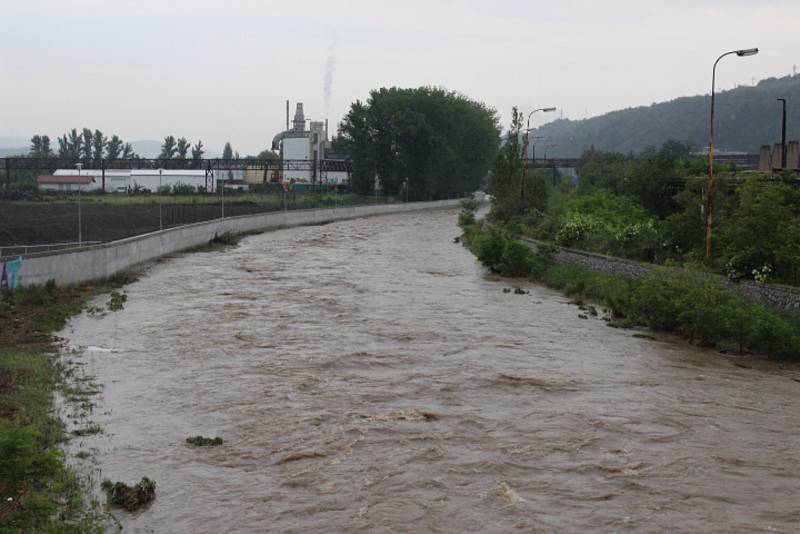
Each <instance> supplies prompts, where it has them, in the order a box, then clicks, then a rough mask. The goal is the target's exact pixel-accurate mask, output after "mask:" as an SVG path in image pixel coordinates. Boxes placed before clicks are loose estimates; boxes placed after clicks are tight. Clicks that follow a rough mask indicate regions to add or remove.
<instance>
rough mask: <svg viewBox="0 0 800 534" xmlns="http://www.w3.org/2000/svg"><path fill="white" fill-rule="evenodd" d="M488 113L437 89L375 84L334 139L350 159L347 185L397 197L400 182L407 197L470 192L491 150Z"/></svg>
mask: <svg viewBox="0 0 800 534" xmlns="http://www.w3.org/2000/svg"><path fill="white" fill-rule="evenodd" d="M498 135H499V130H498V126H497V117H496V114H495V112H494V110H492V109H490V108H488V107H487V106H485V105H484V104H482V103H479V102H475V101H473V100H470V99H468V98H467V97H465V96H463V95H460V94H458V93H454V92H449V91H445V90H443V89H437V88H431V87H421V88H419V89H400V88H396V87H393V88H391V89H386V88H382V89H379V90H374V91H372V92H370V96H369V99H368V100H367V102H366V103H363V102H361V101H356V102H355V103H353V104H352V105H351V107H350V111H349V112H348V113H347V115H346V116H345V118H344V120H343V121H342V123H341V124H340V126H339V136H338V138H337V141H336V143H335V148H336V149H337V150H341V151H346V152H347V153H348V154H349V155H350V157H351V159H352V161H353V177H352V187H353V189H354V191H355V192H356V193H358V194H370V193H372V192H373V187H374V179H375V176H376V175H378V176H379V177H380V186H381V188H382V189H383V191H384V194H388V195H398V194H399V193H400V192H401V191H402V189H403V184H404V183H405V180H406V179H408V184H409V192H408V194H409V198H410V199H411V200H421V199H430V198H442V197H450V198H452V196H454V195H457V194H461V193H464V192H468V191H474V190H476V189H477V188H478V186H479V185H480V181H481V179H482V178H483V177H484V176H485V175H486V171H487V170H488V168H489V165H490V164H491V162H492V160H493V159H494V155H495V153H496V151H497V144H498Z"/></svg>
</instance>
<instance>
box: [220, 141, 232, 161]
mask: <svg viewBox="0 0 800 534" xmlns="http://www.w3.org/2000/svg"><path fill="white" fill-rule="evenodd" d="M222 159H233V147H231V144H230V143H225V148H223V149H222Z"/></svg>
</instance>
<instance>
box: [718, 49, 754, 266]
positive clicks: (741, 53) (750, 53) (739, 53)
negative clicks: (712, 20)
mask: <svg viewBox="0 0 800 534" xmlns="http://www.w3.org/2000/svg"><path fill="white" fill-rule="evenodd" d="M731 54H736V55H737V56H739V57H747V56H754V55H756V54H758V48H745V49H743V50H732V51H730V52H725V53H724V54H722V55H721V56H719V57H718V58H717V60H716V61H715V62H714V68H713V69H711V121H710V122H711V127H710V129H709V136H708V137H709V141H708V183H707V187H706V191H707V192H706V261H711V234H712V227H713V223H714V88H715V87H714V86H715V84H716V79H717V63H719V60H720V59H722V58H724V57H725V56H730V55H731Z"/></svg>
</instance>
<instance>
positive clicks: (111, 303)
mask: <svg viewBox="0 0 800 534" xmlns="http://www.w3.org/2000/svg"><path fill="white" fill-rule="evenodd" d="M126 300H128V295H126V294H125V293H120V292H119V291H112V292H111V295H110V298H109V299H108V303H107V304H106V308H108V311H119V310H121V309H122V308H124V304H125V301H126Z"/></svg>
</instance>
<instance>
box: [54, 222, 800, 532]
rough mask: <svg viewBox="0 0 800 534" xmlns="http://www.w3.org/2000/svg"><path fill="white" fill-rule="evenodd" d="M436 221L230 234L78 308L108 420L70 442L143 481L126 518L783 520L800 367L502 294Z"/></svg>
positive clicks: (271, 523) (327, 524)
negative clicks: (98, 307)
mask: <svg viewBox="0 0 800 534" xmlns="http://www.w3.org/2000/svg"><path fill="white" fill-rule="evenodd" d="M455 220H456V213H455V212H453V211H442V212H429V213H415V214H411V215H398V216H386V217H380V218H372V219H364V220H356V221H349V222H341V223H336V224H331V225H327V226H321V227H304V228H294V229H289V230H283V231H278V232H272V233H266V234H262V235H258V236H252V237H248V238H247V239H245V240H244V241H243V242H242V243H241V245H240V246H239V247H238V248H235V249H231V250H228V251H224V252H209V253H195V254H189V255H185V256H181V257H178V258H174V259H170V260H168V261H165V262H162V263H160V264H159V265H157V266H155V267H153V268H152V269H151V270H149V271H148V273H147V274H146V276H144V277H143V278H142V279H141V280H140V281H138V282H136V283H134V284H132V285H130V286H128V287H127V288H126V292H127V293H128V301H127V303H126V305H125V309H124V310H122V311H119V312H116V313H109V314H107V315H105V316H103V317H99V318H98V317H89V316H87V315H83V316H81V317H78V318H76V319H75V320H73V321H72V322H71V323H70V325H69V326H68V328H67V329H66V330H65V331H64V332H63V336H64V337H65V338H66V340H67V343H68V345H69V346H71V347H72V348H73V350H76V354H75V355H73V356H71V357H73V358H75V359H77V360H78V361H79V362H81V363H85V364H86V365H85V368H86V369H87V371H89V372H90V373H92V374H94V375H96V377H97V381H98V382H100V383H101V384H104V389H103V392H102V393H101V394H100V395H99V397H98V398H97V405H96V407H95V409H94V420H96V421H97V422H98V423H100V424H101V425H102V426H103V428H104V432H103V433H101V434H98V435H94V436H87V437H83V438H75V440H73V443H72V445H71V450H72V452H75V451H76V450H96V454H95V457H94V460H93V461H94V464H93V465H95V467H94V469H96V470H97V471H98V472H97V473H96V476H97V477H98V478H99V477H102V478H110V479H112V480H125V481H128V482H135V481H138V480H139V479H140V478H141V477H142V476H149V477H151V478H153V479H155V480H156V482H157V484H158V489H157V498H156V501H155V502H154V503H153V505H152V506H150V507H149V508H148V509H146V510H144V511H141V512H139V513H136V514H126V513H117V514H116V515H117V516H118V518H119V519H120V520H121V522H122V523H123V525H124V526H125V528H126V532H159V533H162V532H164V533H168V532H170V533H171V532H198V533H199V532H208V533H219V532H267V531H270V532H272V531H276V532H330V531H348V532H409V531H414V532H510V531H519V532H531V531H558V532H586V531H606V532H610V531H614V532H617V531H646V532H659V531H668V530H669V531H683V532H689V531H709V532H710V531H716V532H721V531H725V532H752V531H783V532H793V531H797V530H798V525H800V383H798V381H797V380H800V378H799V377H800V373H798V371H797V369H796V368H784V367H783V366H779V365H777V364H772V363H763V362H762V363H759V362H757V361H750V360H742V359H737V358H732V357H726V356H722V355H718V354H715V353H712V352H707V351H702V350H699V349H696V348H693V347H691V346H689V345H687V344H685V343H682V342H679V341H677V340H675V339H672V338H663V339H659V340H655V341H654V340H648V339H641V338H634V337H632V332H631V331H629V330H619V329H612V328H608V327H607V326H606V325H605V323H604V322H603V321H602V320H601V319H598V318H590V319H588V320H584V319H580V318H578V313H580V311H579V310H578V309H577V308H576V307H575V306H572V305H569V304H568V302H567V301H568V299H566V298H565V297H563V296H561V295H559V294H556V293H554V292H552V291H549V290H547V289H544V288H541V287H536V286H530V287H527V286H526V289H529V290H530V294H528V295H515V294H513V293H504V292H503V291H502V289H503V288H504V287H509V285H510V283H509V282H508V281H504V280H501V279H497V278H494V277H492V276H489V275H487V273H486V272H485V271H484V269H483V268H481V267H480V266H479V265H478V264H477V263H476V261H475V259H474V258H473V256H472V255H471V254H470V253H469V252H468V251H467V250H465V249H463V248H462V247H461V245H456V244H453V243H452V238H453V237H454V236H455V235H458V233H459V232H458V229H457V228H456V226H455ZM743 363H744V366H741V365H742V364H743ZM737 364H738V365H737ZM197 434H202V435H205V436H221V437H223V438H224V440H225V444H224V445H222V446H221V447H215V448H192V447H189V446H187V445H186V444H185V443H184V440H185V438H187V437H189V436H193V435H197ZM87 463H88V464H89V465H92V461H91V460H90V461H89V462H87Z"/></svg>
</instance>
